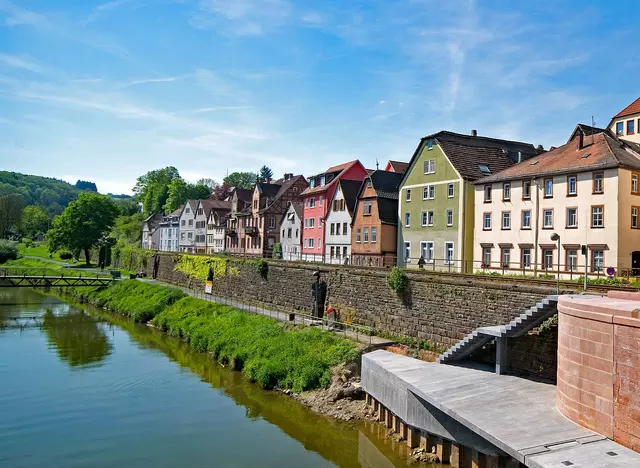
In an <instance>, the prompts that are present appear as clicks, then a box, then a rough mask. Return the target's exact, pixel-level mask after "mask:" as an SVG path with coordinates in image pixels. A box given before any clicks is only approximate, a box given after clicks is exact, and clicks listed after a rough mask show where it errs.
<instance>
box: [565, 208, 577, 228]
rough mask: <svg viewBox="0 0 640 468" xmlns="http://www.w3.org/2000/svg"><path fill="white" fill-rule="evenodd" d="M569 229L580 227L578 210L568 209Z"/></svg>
mask: <svg viewBox="0 0 640 468" xmlns="http://www.w3.org/2000/svg"><path fill="white" fill-rule="evenodd" d="M567 227H568V228H577V227H578V209H577V208H567Z"/></svg>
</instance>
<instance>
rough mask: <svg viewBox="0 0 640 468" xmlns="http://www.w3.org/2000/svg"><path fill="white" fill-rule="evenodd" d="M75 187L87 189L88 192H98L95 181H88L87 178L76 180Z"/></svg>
mask: <svg viewBox="0 0 640 468" xmlns="http://www.w3.org/2000/svg"><path fill="white" fill-rule="evenodd" d="M75 187H76V188H77V189H78V190H88V191H90V192H98V187H97V186H96V184H95V182H89V181H88V180H79V181H77V182H76V185H75Z"/></svg>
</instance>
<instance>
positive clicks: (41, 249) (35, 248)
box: [18, 243, 73, 263]
mask: <svg viewBox="0 0 640 468" xmlns="http://www.w3.org/2000/svg"><path fill="white" fill-rule="evenodd" d="M18 253H19V254H20V255H28V256H30V257H40V258H46V259H50V260H55V261H57V262H69V263H73V259H72V260H62V259H61V258H60V256H59V255H58V252H55V253H54V254H53V255H52V256H51V257H50V256H49V249H48V247H47V245H46V244H39V245H38V244H32V245H31V246H30V247H26V246H25V245H24V244H22V243H21V244H18Z"/></svg>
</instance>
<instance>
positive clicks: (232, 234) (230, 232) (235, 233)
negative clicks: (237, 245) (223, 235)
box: [227, 229, 238, 237]
mask: <svg viewBox="0 0 640 468" xmlns="http://www.w3.org/2000/svg"><path fill="white" fill-rule="evenodd" d="M227 236H229V237H238V231H236V230H235V229H227Z"/></svg>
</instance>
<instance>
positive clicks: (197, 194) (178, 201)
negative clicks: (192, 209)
mask: <svg viewBox="0 0 640 468" xmlns="http://www.w3.org/2000/svg"><path fill="white" fill-rule="evenodd" d="M210 196H211V189H210V188H209V187H208V186H206V185H204V184H200V183H198V184H190V183H189V182H185V181H184V180H183V179H182V178H177V179H173V180H172V181H171V183H170V184H169V197H168V198H167V202H166V203H165V204H164V211H165V212H166V213H171V212H172V211H175V210H177V209H178V208H180V205H182V204H184V203H185V202H186V201H187V200H203V199H206V198H209V197H210Z"/></svg>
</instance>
